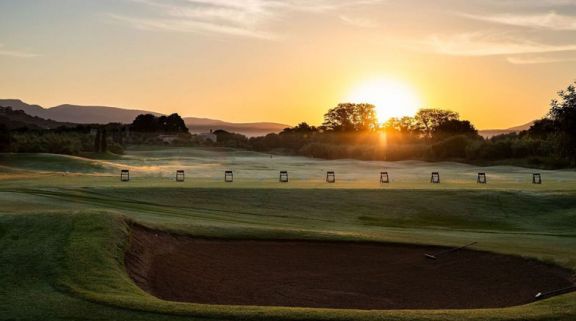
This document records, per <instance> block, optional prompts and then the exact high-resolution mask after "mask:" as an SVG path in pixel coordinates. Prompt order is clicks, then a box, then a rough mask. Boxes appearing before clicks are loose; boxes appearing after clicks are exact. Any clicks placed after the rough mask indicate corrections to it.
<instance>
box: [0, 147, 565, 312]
mask: <svg viewBox="0 0 576 321" xmlns="http://www.w3.org/2000/svg"><path fill="white" fill-rule="evenodd" d="M121 169H129V170H130V174H131V177H132V179H131V181H130V182H120V179H119V174H120V170H121ZM180 169H182V170H185V171H186V181H185V182H175V180H174V176H175V172H176V170H180ZM225 170H232V171H234V179H235V181H234V182H233V183H225V182H224V171H225ZM281 170H286V171H288V173H289V177H290V181H289V182H288V183H279V182H278V175H279V171H281ZM326 171H335V173H336V183H334V184H327V183H326V182H325V178H326ZM381 171H388V172H389V173H390V177H391V183H390V184H380V183H379V174H380V172H381ZM433 171H437V172H440V176H441V180H442V183H441V184H439V185H432V184H430V182H429V181H430V174H431V172H433ZM478 172H486V173H487V178H488V184H486V185H480V184H476V176H477V173H478ZM533 172H540V173H542V177H543V181H544V184H542V185H534V184H532V183H531V181H532V173H533ZM0 204H1V205H0V251H1V252H0V253H1V256H0V320H204V319H206V320H208V319H210V320H271V319H282V320H575V319H576V293H567V294H563V295H559V296H554V297H551V298H546V299H544V300H541V301H538V302H533V303H529V304H525V305H520V306H514V307H507V308H489V309H445V310H417V309H416V310H410V309H402V310H347V309H323V308H318V309H310V308H298V307H272V306H268V307H257V306H224V305H209V304H193V303H179V302H170V301H164V300H161V299H158V298H155V297H154V296H152V295H150V294H148V293H147V292H145V291H144V290H142V289H141V288H139V287H138V286H137V285H136V284H135V283H134V282H133V281H132V279H131V278H130V276H129V275H128V273H127V272H126V269H125V267H124V253H125V251H126V250H127V249H128V248H129V246H130V244H129V239H130V237H129V236H130V226H131V224H132V223H134V222H135V223H138V224H140V225H143V226H146V227H148V228H151V229H155V230H162V231H165V232H170V233H175V234H183V235H187V236H191V237H195V238H217V239H227V240H315V241H330V242H332V241H355V242H363V241H370V242H395V243H412V244H422V245H433V246H459V245H462V244H467V243H470V242H478V243H477V244H476V245H475V246H474V249H476V250H482V251H488V252H496V253H499V254H511V255H515V256H522V257H526V258H530V259H537V260H540V261H542V262H545V263H553V264H556V265H559V266H561V267H563V268H567V269H571V270H572V271H574V270H576V172H574V171H540V170H538V171H535V170H531V169H525V168H519V167H511V166H496V167H485V168H482V167H476V166H470V165H464V164H458V163H424V162H398V163H390V162H362V161H352V160H339V161H323V160H316V159H308V158H302V157H284V156H271V155H266V154H259V153H252V152H245V151H237V150H222V149H186V148H179V149H162V148H155V149H149V150H146V149H141V150H133V151H130V152H128V153H127V155H125V156H123V157H118V158H110V159H106V160H89V159H84V158H78V157H68V156H58V155H37V154H34V155H3V156H0ZM378 260H379V261H381V260H382V258H378ZM347 263H349V262H347ZM437 273H439V274H440V276H442V275H441V273H442V270H438V271H437ZM442 277H443V276H442ZM469 277H470V278H471V279H473V278H475V275H473V274H472V275H470V276H469ZM571 278H572V282H574V281H576V280H575V279H574V273H572V277H571ZM547 290H554V289H542V291H547ZM534 294H536V293H534ZM509 295H510V296H514V295H515V293H513V292H511V293H510V294H509Z"/></svg>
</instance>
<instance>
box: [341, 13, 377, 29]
mask: <svg viewBox="0 0 576 321" xmlns="http://www.w3.org/2000/svg"><path fill="white" fill-rule="evenodd" d="M340 20H342V21H343V22H344V23H346V24H348V25H351V26H355V27H360V28H377V27H378V26H379V23H378V22H377V21H375V20H372V19H369V18H360V17H350V16H346V15H341V16H340Z"/></svg>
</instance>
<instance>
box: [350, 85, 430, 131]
mask: <svg viewBox="0 0 576 321" xmlns="http://www.w3.org/2000/svg"><path fill="white" fill-rule="evenodd" d="M347 101H348V102H351V103H367V104H372V105H374V106H375V107H376V116H377V117H378V121H379V122H380V123H383V122H386V121H387V120H388V119H390V118H392V117H403V116H413V115H414V114H416V112H417V111H418V109H420V107H421V100H420V98H419V97H418V94H417V93H416V92H415V91H414V90H413V89H412V88H411V87H410V86H409V85H407V84H405V83H403V82H400V81H397V80H392V79H377V80H372V81H368V82H365V83H363V84H360V85H359V86H357V87H356V88H354V89H353V90H352V91H351V93H350V95H349V96H348V97H347Z"/></svg>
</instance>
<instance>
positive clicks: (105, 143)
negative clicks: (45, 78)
mask: <svg viewBox="0 0 576 321" xmlns="http://www.w3.org/2000/svg"><path fill="white" fill-rule="evenodd" d="M2 112H3V115H2V117H0V152H12V153H53V154H67V155H88V154H107V153H112V154H122V153H123V152H124V150H125V148H126V146H127V145H128V144H142V143H148V144H162V143H163V141H162V140H161V139H160V137H161V136H162V135H179V136H182V140H183V141H187V138H189V136H190V134H189V133H188V128H187V127H186V125H185V124H184V120H183V119H182V118H181V117H180V116H179V115H178V114H172V115H169V116H158V117H157V116H154V115H139V116H138V117H136V119H135V120H134V121H133V122H132V124H129V125H128V124H120V123H110V124H106V125H99V124H88V125H79V124H61V125H60V126H58V127H55V128H42V127H40V126H39V124H40V125H41V124H43V123H45V122H48V121H46V120H44V119H41V118H38V117H32V116H29V115H26V114H24V113H23V112H22V111H16V110H12V109H11V108H4V109H3V110H2ZM23 114H24V115H23ZM15 117H18V119H20V120H21V121H14V119H15ZM53 123H55V124H52V125H54V126H55V125H56V124H57V123H56V122H53Z"/></svg>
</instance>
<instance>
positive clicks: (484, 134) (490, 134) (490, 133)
mask: <svg viewBox="0 0 576 321" xmlns="http://www.w3.org/2000/svg"><path fill="white" fill-rule="evenodd" d="M532 125H534V121H531V122H529V123H527V124H524V125H520V126H516V127H511V128H508V129H486V130H480V131H478V134H480V136H482V137H484V138H491V137H494V136H497V135H502V134H510V133H517V132H521V131H524V130H528V129H530V127H532Z"/></svg>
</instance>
